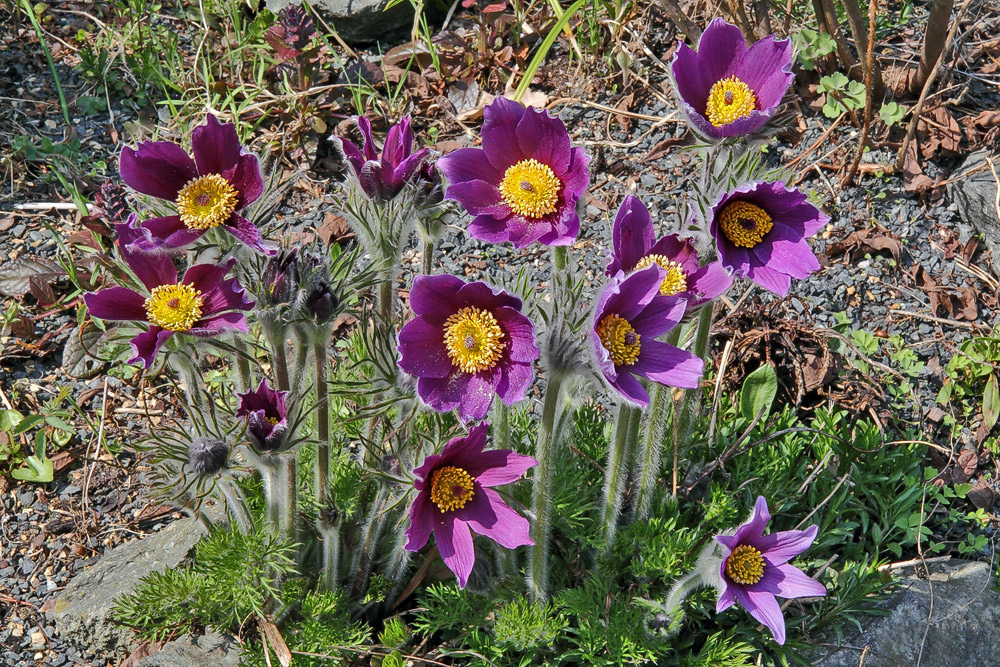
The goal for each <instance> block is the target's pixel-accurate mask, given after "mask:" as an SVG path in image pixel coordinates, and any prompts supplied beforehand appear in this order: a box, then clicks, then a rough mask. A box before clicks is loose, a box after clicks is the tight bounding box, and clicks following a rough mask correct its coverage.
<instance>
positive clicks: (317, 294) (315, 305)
mask: <svg viewBox="0 0 1000 667" xmlns="http://www.w3.org/2000/svg"><path fill="white" fill-rule="evenodd" d="M339 303H340V300H339V299H338V298H337V296H336V295H335V294H334V293H333V290H331V289H330V286H329V285H328V284H327V283H326V281H325V280H321V281H319V282H318V283H316V286H315V287H313V288H312V290H310V292H309V294H308V296H306V301H305V305H306V312H307V314H309V315H311V316H312V318H313V320H315V321H316V322H317V323H324V322H329V321H330V320H332V319H333V317H334V315H336V314H337V305H338V304H339Z"/></svg>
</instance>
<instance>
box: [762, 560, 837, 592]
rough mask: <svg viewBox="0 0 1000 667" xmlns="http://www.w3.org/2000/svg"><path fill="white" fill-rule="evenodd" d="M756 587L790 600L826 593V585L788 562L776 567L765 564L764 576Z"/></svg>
mask: <svg viewBox="0 0 1000 667" xmlns="http://www.w3.org/2000/svg"><path fill="white" fill-rule="evenodd" d="M754 588H760V589H761V590H763V591H765V592H767V593H771V594H772V595H777V596H779V597H783V598H786V599H788V600H792V599H795V598H811V597H822V596H824V595H826V586H824V585H823V584H821V583H819V582H818V581H816V580H815V579H813V578H812V577H810V576H808V575H807V574H806V573H805V572H803V571H802V570H800V569H799V568H797V567H795V566H794V565H789V564H788V563H784V564H782V565H775V566H774V567H771V566H770V565H765V566H764V576H763V577H761V579H760V581H759V582H758V583H757V584H756V585H755V586H754Z"/></svg>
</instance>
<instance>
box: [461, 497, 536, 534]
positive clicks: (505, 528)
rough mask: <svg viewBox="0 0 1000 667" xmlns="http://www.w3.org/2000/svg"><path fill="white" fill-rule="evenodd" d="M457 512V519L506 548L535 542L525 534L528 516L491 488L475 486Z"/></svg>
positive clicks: (527, 527)
mask: <svg viewBox="0 0 1000 667" xmlns="http://www.w3.org/2000/svg"><path fill="white" fill-rule="evenodd" d="M457 514H458V521H459V522H461V521H465V522H466V523H468V525H469V527H470V528H472V530H474V531H476V532H477V533H479V534H480V535H483V536H484V537H488V538H490V539H491V540H493V541H494V542H496V543H497V544H499V545H500V546H502V547H506V548H507V549H516V548H517V547H521V546H525V545H529V544H534V542H533V541H532V540H531V537H530V536H529V534H528V530H529V526H528V520H527V519H525V518H524V517H523V516H521V515H520V514H518V513H517V512H515V511H514V510H512V509H511V508H510V506H509V505H507V503H505V502H504V501H503V498H501V497H500V494H499V493H497V492H496V491H494V490H493V489H488V488H483V487H478V488H477V489H476V495H475V497H473V499H472V502H470V503H469V504H468V505H466V506H465V507H463V508H462V509H461V510H459V511H458V512H457Z"/></svg>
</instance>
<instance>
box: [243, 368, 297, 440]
mask: <svg viewBox="0 0 1000 667" xmlns="http://www.w3.org/2000/svg"><path fill="white" fill-rule="evenodd" d="M236 395H237V396H239V397H240V407H239V409H238V410H237V411H236V416H237V417H246V418H247V434H248V435H249V436H250V440H251V441H252V442H253V444H254V445H255V446H256V447H257V449H258V450H259V451H261V452H274V451H277V450H278V449H280V448H281V445H282V444H284V442H285V434H286V432H287V431H288V411H287V410H286V409H285V396H287V395H288V392H287V391H274V390H273V389H271V388H270V387H269V386H267V380H264V379H262V380H261V381H260V385H259V386H258V387H257V389H255V390H253V391H248V392H246V393H243V394H236Z"/></svg>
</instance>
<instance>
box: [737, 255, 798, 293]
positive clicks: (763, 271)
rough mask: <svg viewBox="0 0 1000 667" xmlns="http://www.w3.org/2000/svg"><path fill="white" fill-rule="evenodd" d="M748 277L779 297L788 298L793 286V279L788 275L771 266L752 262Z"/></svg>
mask: <svg viewBox="0 0 1000 667" xmlns="http://www.w3.org/2000/svg"><path fill="white" fill-rule="evenodd" d="M746 277H747V278H749V279H750V280H752V281H753V282H755V283H757V284H758V285H760V286H761V287H763V288H764V289H766V290H768V291H770V292H774V293H775V294H777V295H778V296H787V295H788V290H789V289H791V286H792V278H791V276H789V275H788V274H785V273H782V272H781V271H779V270H778V269H776V268H772V267H770V266H763V265H758V264H755V262H753V261H751V262H750V270H749V271H748V272H747V276H746Z"/></svg>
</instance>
